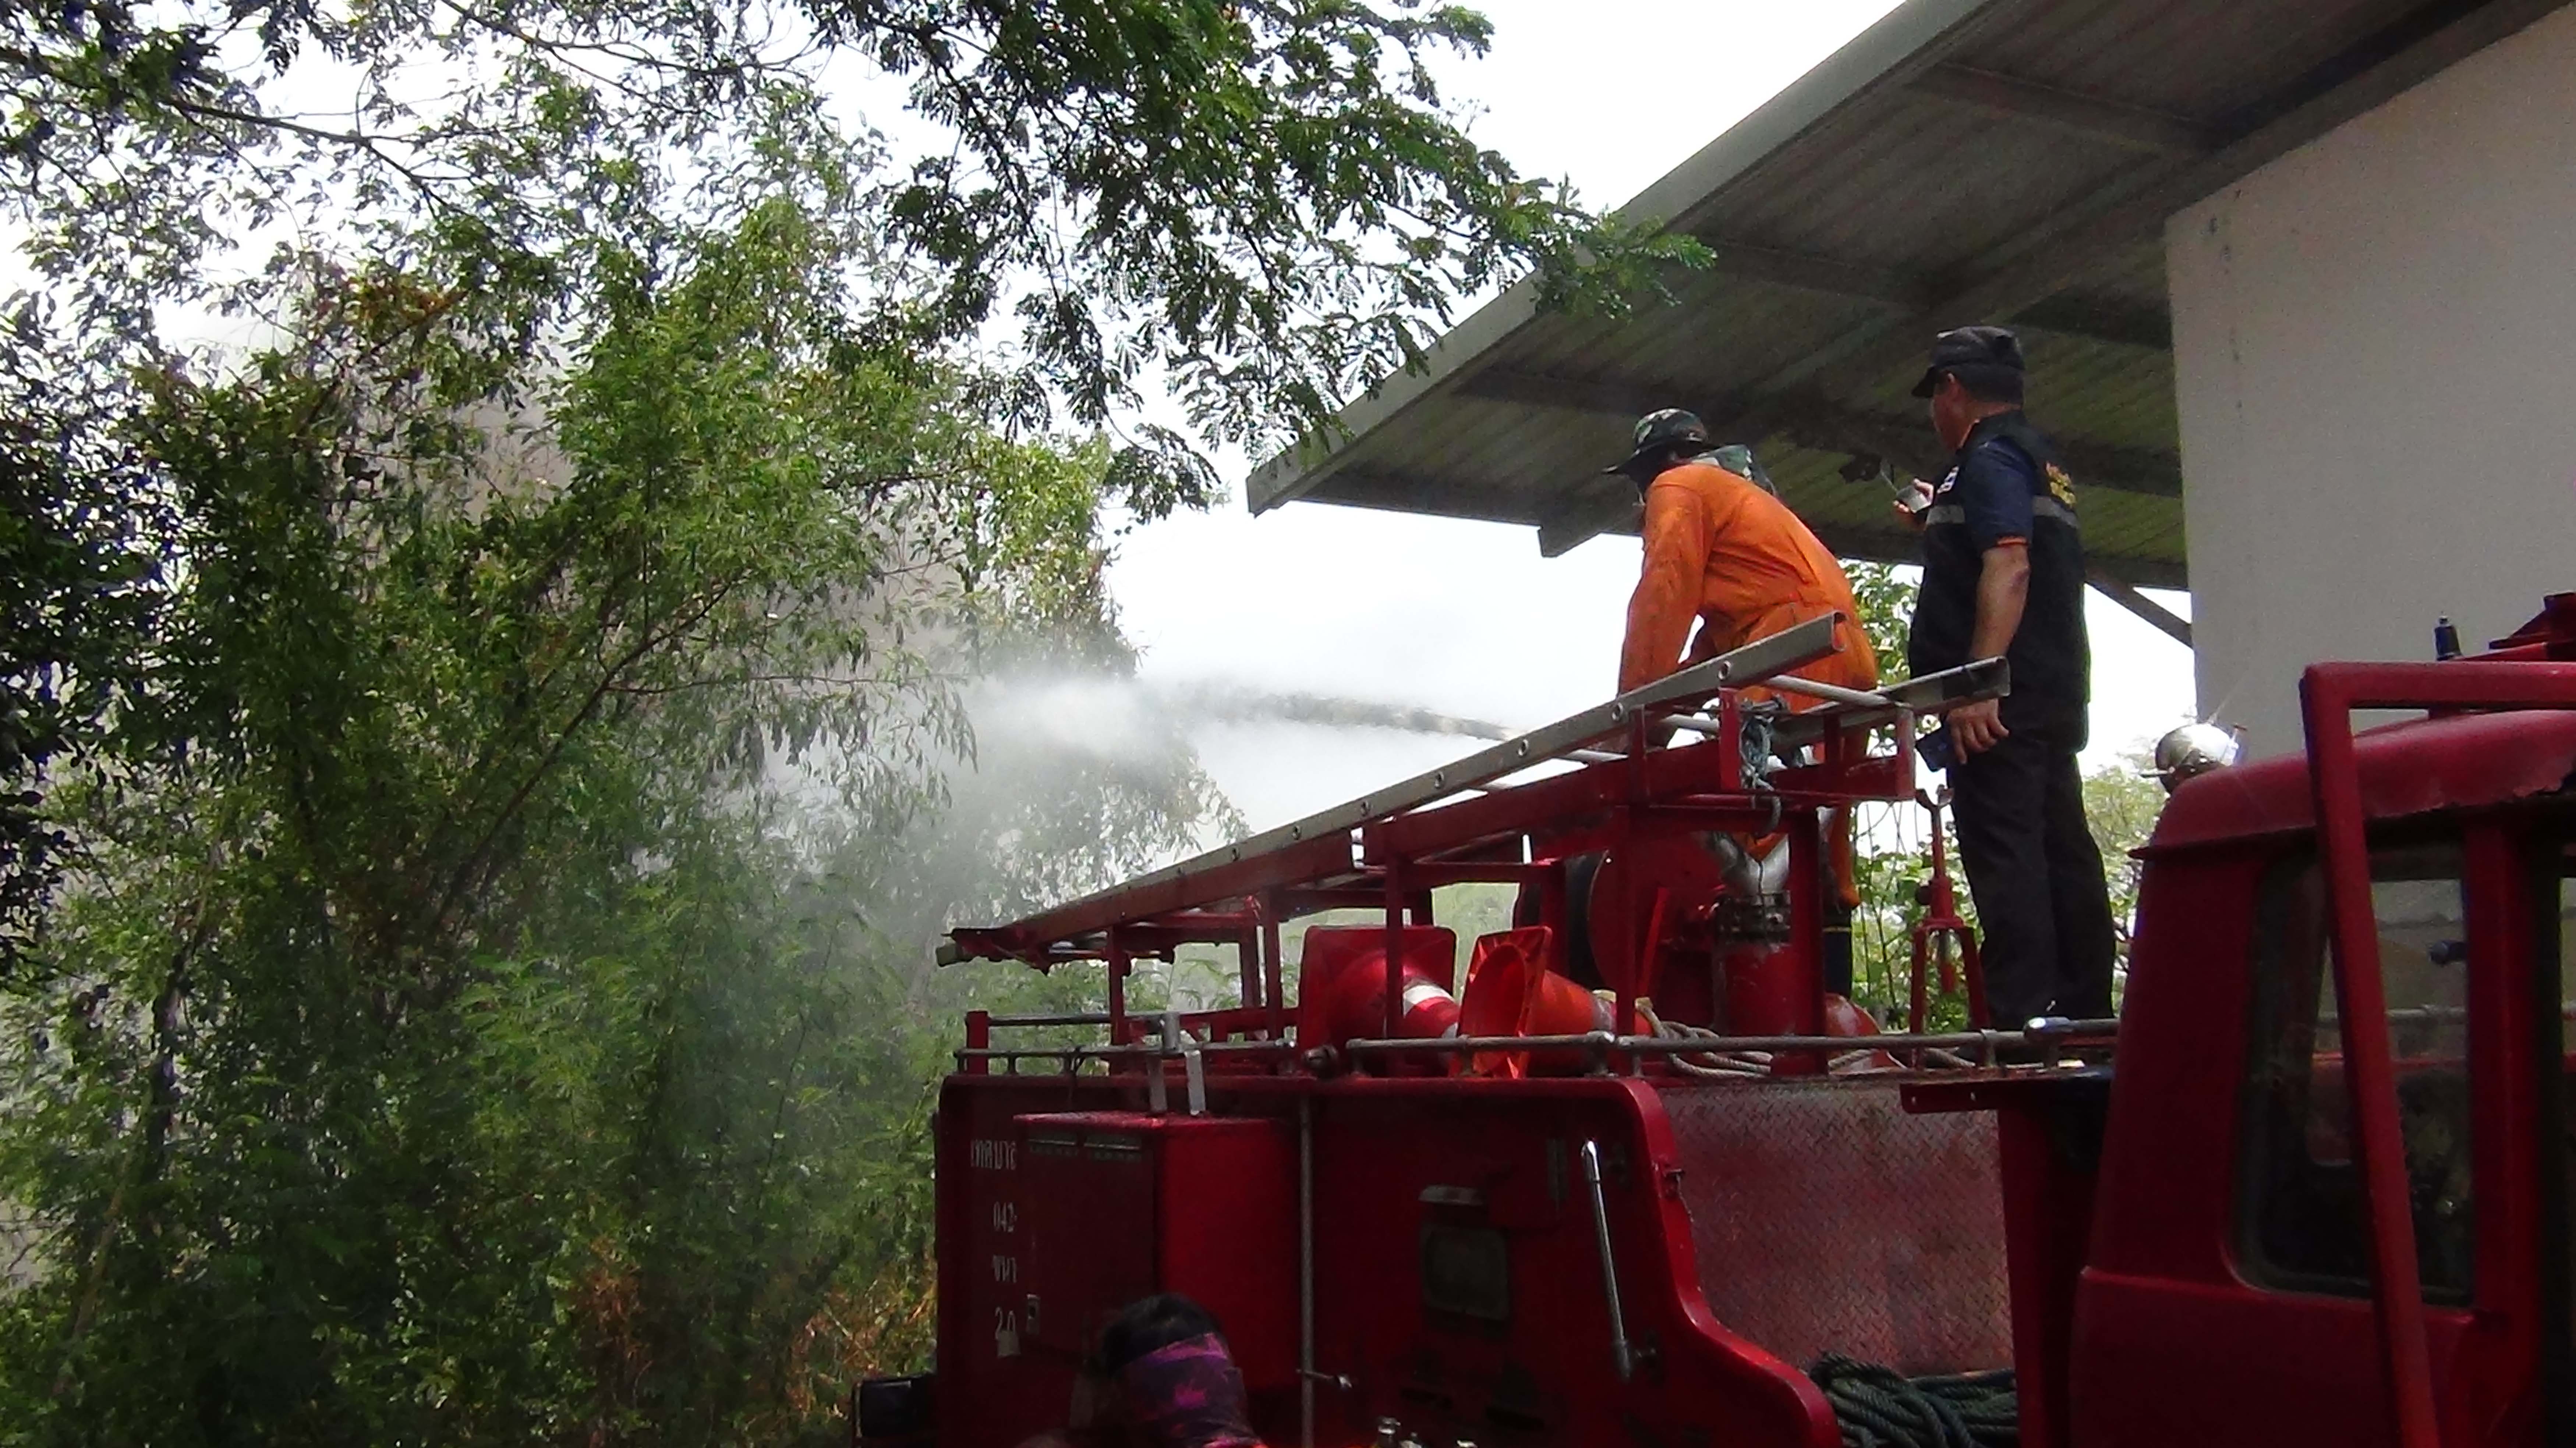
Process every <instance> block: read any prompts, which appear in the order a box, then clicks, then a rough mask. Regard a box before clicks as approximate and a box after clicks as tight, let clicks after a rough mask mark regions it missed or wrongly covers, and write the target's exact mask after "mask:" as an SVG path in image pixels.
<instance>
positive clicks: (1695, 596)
mask: <svg viewBox="0 0 2576 1448" xmlns="http://www.w3.org/2000/svg"><path fill="white" fill-rule="evenodd" d="M1634 441H1635V448H1634V450H1633V451H1631V452H1630V453H1629V455H1628V457H1627V459H1626V460H1625V461H1623V462H1621V463H1619V464H1617V465H1616V466H1613V467H1610V468H1608V469H1605V471H1608V472H1613V473H1619V474H1623V475H1625V476H1626V477H1628V478H1629V479H1631V480H1633V481H1634V482H1635V483H1636V484H1637V486H1638V487H1640V488H1643V489H1645V493H1646V528H1645V533H1646V560H1645V567H1644V569H1643V571H1642V572H1641V573H1640V574H1639V576H1638V579H1637V591H1636V593H1635V594H1634V595H1633V596H1632V597H1630V598H1629V600H1628V637H1627V642H1626V643H1625V644H1624V645H1622V647H1621V648H1620V651H1619V692H1620V693H1622V694H1624V693H1626V692H1628V691H1629V690H1630V689H1635V688H1639V687H1642V686H1643V685H1646V684H1651V683H1653V682H1654V681H1655V680H1657V679H1660V678H1662V677H1664V676H1665V675H1666V674H1669V673H1672V672H1673V671H1675V670H1676V669H1678V668H1680V667H1681V666H1682V665H1683V664H1684V663H1698V662H1699V661H1700V660H1702V659H1711V658H1715V657H1717V656H1718V655H1719V654H1722V653H1725V652H1726V651H1727V650H1729V649H1733V648H1740V647H1742V646H1743V645H1745V644H1749V643H1751V642H1753V641H1754V640H1755V639H1758V638H1764V637H1767V636H1769V635H1771V634H1775V633H1778V632H1780V631H1781V630H1783V629H1787V628H1791V627H1794V626H1796V625H1798V624H1802V623H1805V622H1806V621H1807V620H1809V619H1811V618H1823V617H1825V616H1827V615H1829V614H1840V615H1841V616H1842V621H1841V622H1840V623H1838V624H1836V625H1835V626H1834V652H1832V653H1830V654H1827V655H1826V656H1825V657H1823V658H1821V659H1818V660H1817V661H1816V662H1814V663H1812V664H1809V665H1807V666H1806V667H1804V668H1800V669H1795V670H1792V671H1791V672H1792V673H1794V674H1796V675H1798V676H1799V677H1801V678H1808V679H1814V680H1815V681H1817V682H1818V683H1823V684H1840V685H1842V686H1843V687H1844V688H1846V689H1875V688H1877V687H1878V656H1877V654H1876V653H1875V652H1874V651H1873V650H1872V649H1871V647H1870V643H1869V636H1868V635H1867V634H1866V633H1865V632H1863V631H1862V629H1861V626H1860V605H1859V604H1858V603H1856V602H1854V601H1853V599H1852V591H1851V581H1850V580H1849V579H1847V578H1845V577H1844V576H1843V566H1842V564H1841V563H1840V562H1838V561H1836V559H1835V558H1834V555H1833V553H1832V551H1831V550H1830V549H1828V548H1826V547H1825V545H1824V544H1822V543H1820V542H1818V541H1816V535H1815V534H1814V533H1812V532H1809V531H1808V529H1807V525H1806V524H1804V523H1802V522H1800V521H1798V515H1797V514H1795V513H1792V512H1790V511H1789V505H1788V504H1786V503H1783V502H1781V501H1780V500H1779V499H1778V498H1776V497H1774V496H1772V495H1771V493H1770V492H1769V490H1767V489H1765V488H1763V487H1761V486H1759V485H1757V484H1755V483H1754V482H1753V480H1752V479H1750V478H1747V477H1745V476H1743V475H1742V474H1740V473H1734V472H1730V471H1728V470H1727V469H1726V468H1724V467H1722V466H1720V465H1719V463H1718V462H1717V461H1716V460H1715V458H1713V457H1712V456H1711V453H1712V452H1713V451H1714V449H1715V444H1713V443H1712V442H1710V440H1709V436H1708V428H1707V427H1706V426H1704V425H1703V424H1702V423H1701V422H1700V420H1699V419H1698V418H1697V417H1696V416H1693V415H1692V414H1690V413H1687V412H1684V411H1682V410H1681V409H1679V408H1666V409H1664V410H1663V411H1661V412H1653V413H1648V414H1647V415H1646V416H1644V417H1642V418H1640V419H1638V421H1637V431H1636V436H1635V440H1634ZM1694 618H1696V619H1698V620H1699V636H1698V637H1697V638H1696V639H1691V642H1690V653H1689V657H1688V658H1684V657H1683V656H1682V643H1683V640H1684V639H1686V638H1689V636H1690V632H1691V620H1692V619H1694ZM1744 692H1745V696H1746V697H1747V698H1748V699H1762V698H1767V697H1770V691H1768V690H1761V689H1747V690H1745V691H1744ZM1783 702H1784V703H1785V704H1786V705H1787V706H1788V707H1789V708H1791V709H1810V708H1814V707H1815V706H1816V705H1817V704H1819V703H1822V702H1823V701H1822V700H1819V699H1816V698H1814V697H1812V696H1807V695H1798V694H1786V693H1785V692H1784V695H1783ZM1837 814H1838V815H1839V816H1840V817H1838V818H1836V819H1834V820H1833V821H1832V822H1831V823H1830V825H1829V826H1828V836H1827V840H1828V847H1829V850H1830V853H1831V857H1832V860H1831V865H1832V871H1833V876H1834V885H1835V894H1836V896H1837V897H1838V899H1837V900H1836V901H1835V902H1834V903H1835V904H1838V905H1839V906H1840V908H1839V909H1828V910H1827V911H1826V912H1825V913H1826V925H1825V959H1824V962H1823V964H1824V977H1825V988H1826V989H1827V990H1829V991H1831V992H1833V993H1834V994H1836V995H1840V996H1846V997H1848V996H1849V995H1850V994H1851V989H1852V954H1851V912H1852V911H1853V910H1854V909H1855V908H1856V907H1858V906H1859V904H1860V890H1859V888H1858V881H1857V878H1856V875H1855V871H1854V869H1853V865H1852V831H1851V819H1850V817H1849V815H1848V814H1843V813H1842V812H1839V811H1838V812H1837ZM1745 844H1746V846H1747V847H1748V848H1751V849H1753V850H1755V851H1756V852H1757V853H1759V852H1760V850H1761V849H1762V848H1763V842H1761V841H1754V840H1747V841H1745Z"/></svg>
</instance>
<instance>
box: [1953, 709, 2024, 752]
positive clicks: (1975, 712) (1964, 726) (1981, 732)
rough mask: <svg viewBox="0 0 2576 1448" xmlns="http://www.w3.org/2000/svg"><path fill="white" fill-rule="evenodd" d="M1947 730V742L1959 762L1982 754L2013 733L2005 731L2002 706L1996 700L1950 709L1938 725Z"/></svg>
mask: <svg viewBox="0 0 2576 1448" xmlns="http://www.w3.org/2000/svg"><path fill="white" fill-rule="evenodd" d="M1941 722H1943V723H1945V724H1947V725H1949V726H1950V742H1951V744H1952V745H1954V746H1956V747H1957V749H1958V752H1959V757H1960V758H1961V759H1965V758H1967V757H1968V756H1969V755H1972V754H1983V753H1985V752H1986V751H1987V750H1989V749H1992V748H1994V747H1995V746H1996V745H1998V744H2001V743H2003V742H2004V736H2005V735H2007V734H2010V733H2011V732H2012V731H2011V730H2009V729H2006V728H2005V727H2004V717H2003V704H2002V703H2001V701H1999V700H1995V699H1980V700H1978V701H1977V702H1976V703H1973V704H1963V705H1961V706H1960V707H1958V708H1956V709H1953V710H1951V711H1950V712H1949V714H1948V715H1947V716H1946V717H1945V718H1943V720H1942V721H1941Z"/></svg>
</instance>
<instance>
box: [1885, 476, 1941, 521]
mask: <svg viewBox="0 0 2576 1448" xmlns="http://www.w3.org/2000/svg"><path fill="white" fill-rule="evenodd" d="M1890 506H1891V507H1893V508H1895V509H1896V521H1898V522H1900V523H1903V524H1904V525H1905V526H1906V527H1908V528H1912V529H1914V530H1915V531H1916V532H1921V531H1922V529H1923V515H1924V514H1926V513H1928V512H1930V511H1931V510H1932V485H1931V484H1930V483H1927V482H1925V481H1923V480H1922V479H1921V478H1915V479H1913V480H1912V481H1910V482H1908V483H1906V485H1905V486H1904V488H1903V489H1901V490H1900V491H1899V492H1898V493H1897V495H1896V501H1895V502H1894V503H1893V504H1891V505H1890Z"/></svg>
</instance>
